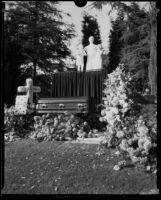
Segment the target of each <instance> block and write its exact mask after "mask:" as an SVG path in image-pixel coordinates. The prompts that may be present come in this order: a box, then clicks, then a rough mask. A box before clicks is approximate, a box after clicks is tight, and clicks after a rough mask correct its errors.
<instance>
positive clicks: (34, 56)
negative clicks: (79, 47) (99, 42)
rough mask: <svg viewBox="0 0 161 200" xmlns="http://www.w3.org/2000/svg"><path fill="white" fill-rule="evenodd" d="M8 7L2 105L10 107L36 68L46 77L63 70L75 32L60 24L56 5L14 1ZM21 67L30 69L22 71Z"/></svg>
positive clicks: (60, 18) (6, 11)
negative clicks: (70, 40) (69, 43)
mask: <svg viewBox="0 0 161 200" xmlns="http://www.w3.org/2000/svg"><path fill="white" fill-rule="evenodd" d="M6 3H7V4H9V3H10V2H6ZM9 5H10V6H9V8H8V10H5V17H6V18H5V20H4V43H5V45H4V46H5V53H4V54H5V55H4V57H5V61H4V63H5V74H4V75H5V77H4V79H5V85H4V87H5V103H7V104H8V105H13V104H14V99H15V95H16V90H17V87H18V86H19V85H21V84H24V82H25V79H26V78H27V77H29V76H30V77H31V76H32V77H35V76H36V68H37V67H39V68H40V69H41V70H43V71H44V72H45V74H47V73H50V74H52V72H53V71H54V69H56V68H58V70H59V71H60V70H62V68H63V65H64V62H63V59H64V58H66V56H69V55H70V50H69V49H68V47H67V45H66V41H68V40H69V39H70V38H71V37H72V36H73V35H74V31H73V26H72V25H71V26H69V25H67V24H64V23H63V22H62V15H61V14H62V13H61V12H60V11H58V10H57V8H56V5H57V3H56V2H45V1H44V2H41V1H31V2H29V1H22V2H20V1H16V2H13V3H11V4H9ZM22 64H24V65H27V64H32V65H30V66H29V68H21V67H20V66H22ZM36 78H37V77H36ZM36 78H35V80H34V84H36V82H35V81H36Z"/></svg>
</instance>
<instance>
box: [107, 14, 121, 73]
mask: <svg viewBox="0 0 161 200" xmlns="http://www.w3.org/2000/svg"><path fill="white" fill-rule="evenodd" d="M111 23H112V30H110V35H109V43H110V47H109V65H108V72H109V73H111V72H112V71H113V70H115V68H116V66H117V65H118V64H119V63H120V59H121V58H120V54H121V49H122V47H123V42H122V41H121V36H122V32H123V28H124V26H123V24H124V21H123V16H118V17H117V19H116V20H115V21H112V22H111Z"/></svg>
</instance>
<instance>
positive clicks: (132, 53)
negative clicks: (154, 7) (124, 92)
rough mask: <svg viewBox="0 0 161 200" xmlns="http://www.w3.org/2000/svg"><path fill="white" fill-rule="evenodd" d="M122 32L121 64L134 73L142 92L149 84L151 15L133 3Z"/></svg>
mask: <svg viewBox="0 0 161 200" xmlns="http://www.w3.org/2000/svg"><path fill="white" fill-rule="evenodd" d="M124 24H125V26H124V29H123V32H122V37H121V38H122V41H123V47H122V50H121V56H120V57H121V59H120V62H121V63H124V64H125V65H127V66H128V70H129V71H131V72H133V74H134V75H135V80H136V83H137V85H136V87H137V88H138V89H139V90H140V91H141V92H142V91H143V90H144V89H145V87H147V83H148V63H149V58H150V43H149V41H150V37H149V36H150V26H149V15H148V13H147V12H145V10H143V9H140V8H139V6H138V4H136V3H131V5H130V9H129V12H128V17H127V19H126V20H124Z"/></svg>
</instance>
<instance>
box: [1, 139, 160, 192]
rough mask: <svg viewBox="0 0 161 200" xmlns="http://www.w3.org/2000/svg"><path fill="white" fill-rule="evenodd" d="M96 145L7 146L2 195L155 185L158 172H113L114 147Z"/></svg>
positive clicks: (145, 188) (134, 189)
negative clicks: (103, 148)
mask: <svg viewBox="0 0 161 200" xmlns="http://www.w3.org/2000/svg"><path fill="white" fill-rule="evenodd" d="M96 149H97V145H95V144H78V143H70V142H41V143H38V142H36V141H32V140H30V139H28V140H21V141H17V142H13V143H9V144H6V145H5V187H4V188H3V190H2V194H83V193H84V194H139V193H140V192H148V191H149V190H151V189H155V188H156V179H157V178H156V174H150V173H145V172H144V171H143V169H141V168H139V169H137V168H135V167H128V168H124V169H122V170H120V171H114V170H113V167H114V165H115V164H117V162H118V160H120V159H121V158H120V157H118V156H116V155H115V154H114V150H106V151H105V154H104V155H97V154H96V152H97V150H96Z"/></svg>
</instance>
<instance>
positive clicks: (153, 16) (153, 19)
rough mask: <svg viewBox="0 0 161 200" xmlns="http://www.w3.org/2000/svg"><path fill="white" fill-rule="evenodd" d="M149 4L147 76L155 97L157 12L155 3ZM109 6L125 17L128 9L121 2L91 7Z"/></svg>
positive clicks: (101, 2) (98, 4) (95, 3)
mask: <svg viewBox="0 0 161 200" xmlns="http://www.w3.org/2000/svg"><path fill="white" fill-rule="evenodd" d="M149 3H150V9H149V11H148V13H149V16H150V24H151V26H150V30H151V38H150V59H149V67H148V75H149V77H148V78H149V85H150V88H151V94H152V95H155V96H156V94H157V42H156V40H157V12H158V9H157V7H156V2H149ZM107 4H109V5H111V8H112V9H113V8H114V9H116V10H118V12H119V11H121V10H122V11H124V12H125V13H126V14H127V16H128V12H127V11H129V8H130V7H129V8H128V6H127V5H126V4H125V3H123V2H121V1H117V2H116V1H115V2H111V1H109V2H106V1H99V2H94V3H92V7H94V8H97V9H102V7H103V5H107ZM112 9H111V10H112Z"/></svg>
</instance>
